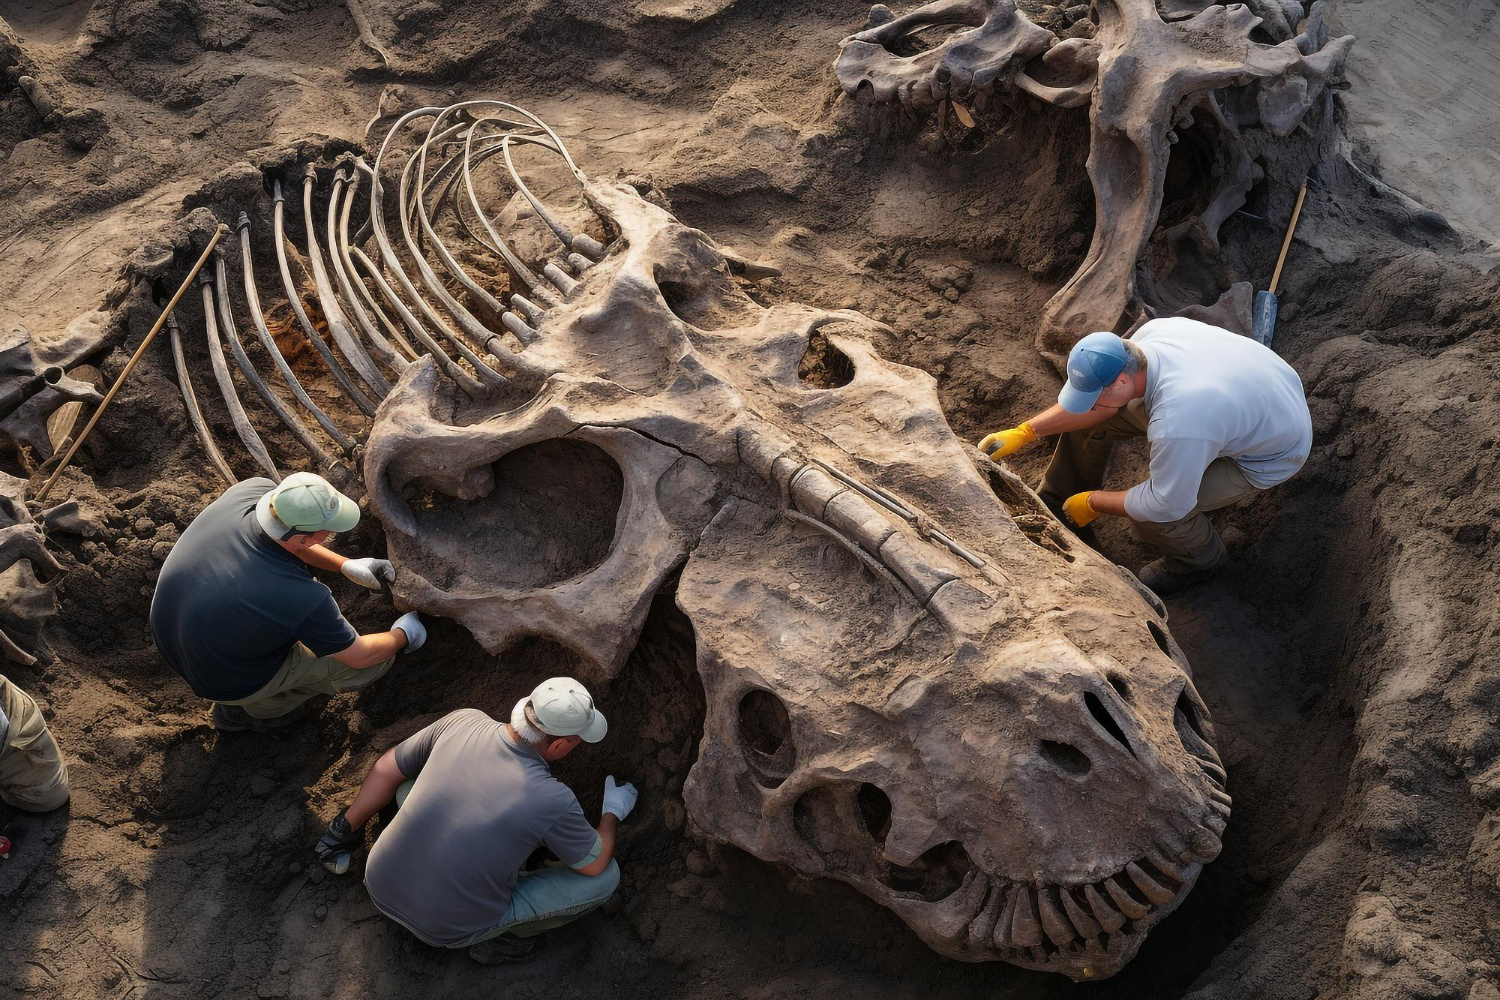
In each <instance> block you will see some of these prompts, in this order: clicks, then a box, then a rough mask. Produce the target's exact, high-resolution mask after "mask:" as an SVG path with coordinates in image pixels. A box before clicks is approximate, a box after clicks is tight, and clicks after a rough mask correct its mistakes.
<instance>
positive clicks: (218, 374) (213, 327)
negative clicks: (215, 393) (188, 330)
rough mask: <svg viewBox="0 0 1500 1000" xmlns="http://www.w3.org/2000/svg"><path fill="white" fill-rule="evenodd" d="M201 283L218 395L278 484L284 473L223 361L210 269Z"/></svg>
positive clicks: (252, 451) (257, 460)
mask: <svg viewBox="0 0 1500 1000" xmlns="http://www.w3.org/2000/svg"><path fill="white" fill-rule="evenodd" d="M198 286H199V288H200V289H201V290H202V292H203V328H204V331H205V333H206V334H207V336H208V357H209V360H210V361H212V362H213V368H214V379H215V380H216V381H217V382H218V383H219V394H220V395H222V396H223V397H224V405H225V407H227V408H228V410H229V420H230V422H231V423H233V424H234V432H235V433H236V434H238V435H239V438H240V442H241V443H242V444H243V445H244V446H245V450H246V451H248V452H249V453H250V457H251V458H253V459H255V464H256V465H259V466H260V467H261V468H262V469H263V470H265V472H266V474H267V475H269V476H270V477H271V478H272V479H274V480H276V481H277V482H278V483H279V482H281V472H280V471H279V470H278V469H277V468H276V463H275V462H273V461H271V453H270V452H269V451H267V450H266V443H265V442H264V441H262V440H261V439H260V435H259V434H257V433H255V428H254V427H253V426H252V425H251V423H250V418H249V416H247V415H246V413H245V407H244V405H243V404H241V403H240V397H239V394H238V393H237V392H236V391H235V388H234V379H232V378H230V377H229V363H228V362H226V361H225V360H224V347H223V345H222V344H220V343H219V327H218V324H217V323H215V322H214V290H213V282H211V281H209V279H208V273H207V272H204V273H202V274H200V275H199V276H198Z"/></svg>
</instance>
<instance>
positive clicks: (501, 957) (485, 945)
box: [469, 934, 547, 965]
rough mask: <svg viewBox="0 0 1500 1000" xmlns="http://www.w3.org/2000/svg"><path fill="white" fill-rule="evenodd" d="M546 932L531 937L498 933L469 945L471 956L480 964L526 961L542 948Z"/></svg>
mask: <svg viewBox="0 0 1500 1000" xmlns="http://www.w3.org/2000/svg"><path fill="white" fill-rule="evenodd" d="M546 940H547V935H546V934H534V935H532V936H531V937H523V938H522V937H516V936H514V935H512V934H497V935H496V936H494V937H492V938H488V939H487V940H484V941H481V942H479V943H478V944H476V945H471V946H470V947H469V957H470V958H472V959H473V960H474V961H476V962H478V963H479V964H480V965H499V964H501V963H502V962H525V961H527V960H528V959H530V958H531V957H532V956H534V955H535V954H536V953H537V952H539V951H541V950H542V944H543V942H545V941H546Z"/></svg>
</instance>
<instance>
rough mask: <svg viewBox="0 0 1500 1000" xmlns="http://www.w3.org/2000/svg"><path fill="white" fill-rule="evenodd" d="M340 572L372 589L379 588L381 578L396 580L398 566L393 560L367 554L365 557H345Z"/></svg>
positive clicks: (389, 580) (392, 581)
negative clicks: (393, 564)
mask: <svg viewBox="0 0 1500 1000" xmlns="http://www.w3.org/2000/svg"><path fill="white" fill-rule="evenodd" d="M339 572H341V573H343V574H344V575H345V576H347V577H348V578H349V579H351V580H353V581H354V582H355V583H357V584H359V585H360V586H361V587H369V588H370V589H371V590H379V589H380V581H381V580H384V581H385V582H386V583H394V582H395V581H396V567H394V566H392V565H391V561H390V560H389V559H376V558H375V557H373V556H366V557H365V558H364V559H345V560H344V565H342V566H340V567H339Z"/></svg>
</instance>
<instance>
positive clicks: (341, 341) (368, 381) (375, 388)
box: [302, 164, 391, 399]
mask: <svg viewBox="0 0 1500 1000" xmlns="http://www.w3.org/2000/svg"><path fill="white" fill-rule="evenodd" d="M317 179H318V172H317V169H316V168H315V167H314V166H313V165H312V164H308V166H307V172H306V174H304V175H303V178H302V219H303V223H304V225H306V226H307V263H308V266H309V267H311V268H312V276H313V285H314V286H315V287H316V288H317V290H318V303H319V305H321V306H322V308H323V319H324V320H325V321H326V322H327V323H328V332H329V333H331V334H333V341H334V343H336V344H338V345H339V350H340V351H342V352H343V354H344V360H345V361H347V362H349V367H351V368H353V369H354V372H355V374H356V375H358V376H359V377H360V378H361V379H362V380H363V381H364V383H365V385H367V386H369V387H370V389H371V391H372V392H374V393H375V395H376V396H377V397H380V398H382V399H383V398H384V397H385V395H386V393H388V392H390V391H391V384H390V383H389V382H387V381H386V380H385V376H383V375H381V374H380V370H379V369H378V368H376V367H375V362H374V361H371V360H370V356H369V355H368V354H366V353H365V349H364V348H363V347H362V346H360V343H359V338H358V337H356V336H355V335H354V331H352V330H350V329H349V322H348V320H346V319H345V318H344V310H343V308H342V307H341V306H340V305H339V302H338V298H337V297H336V296H335V295H334V293H333V286H332V285H331V284H329V283H328V270H327V269H326V268H325V267H324V266H323V251H322V250H321V249H319V247H318V227H317V226H315V225H314V224H313V214H312V200H313V185H314V184H315V183H316V182H317Z"/></svg>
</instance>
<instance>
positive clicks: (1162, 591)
mask: <svg viewBox="0 0 1500 1000" xmlns="http://www.w3.org/2000/svg"><path fill="white" fill-rule="evenodd" d="M1217 572H1219V570H1218V568H1217V567H1215V568H1213V569H1200V570H1198V571H1196V572H1193V573H1174V572H1172V571H1171V570H1169V569H1167V561H1166V560H1165V559H1153V560H1152V561H1151V562H1148V563H1147V564H1146V565H1144V566H1142V567H1141V568H1140V569H1138V570H1136V573H1135V575H1136V578H1137V579H1138V580H1140V581H1141V582H1142V583H1144V584H1145V585H1146V586H1148V587H1150V588H1151V589H1152V590H1153V591H1155V593H1156V596H1157V597H1173V596H1175V595H1177V594H1180V593H1182V592H1183V591H1184V590H1188V589H1189V588H1191V587H1195V586H1197V585H1198V584H1200V583H1202V582H1203V581H1204V580H1207V579H1209V578H1210V577H1212V576H1213V575H1214V574H1215V573H1217Z"/></svg>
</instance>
